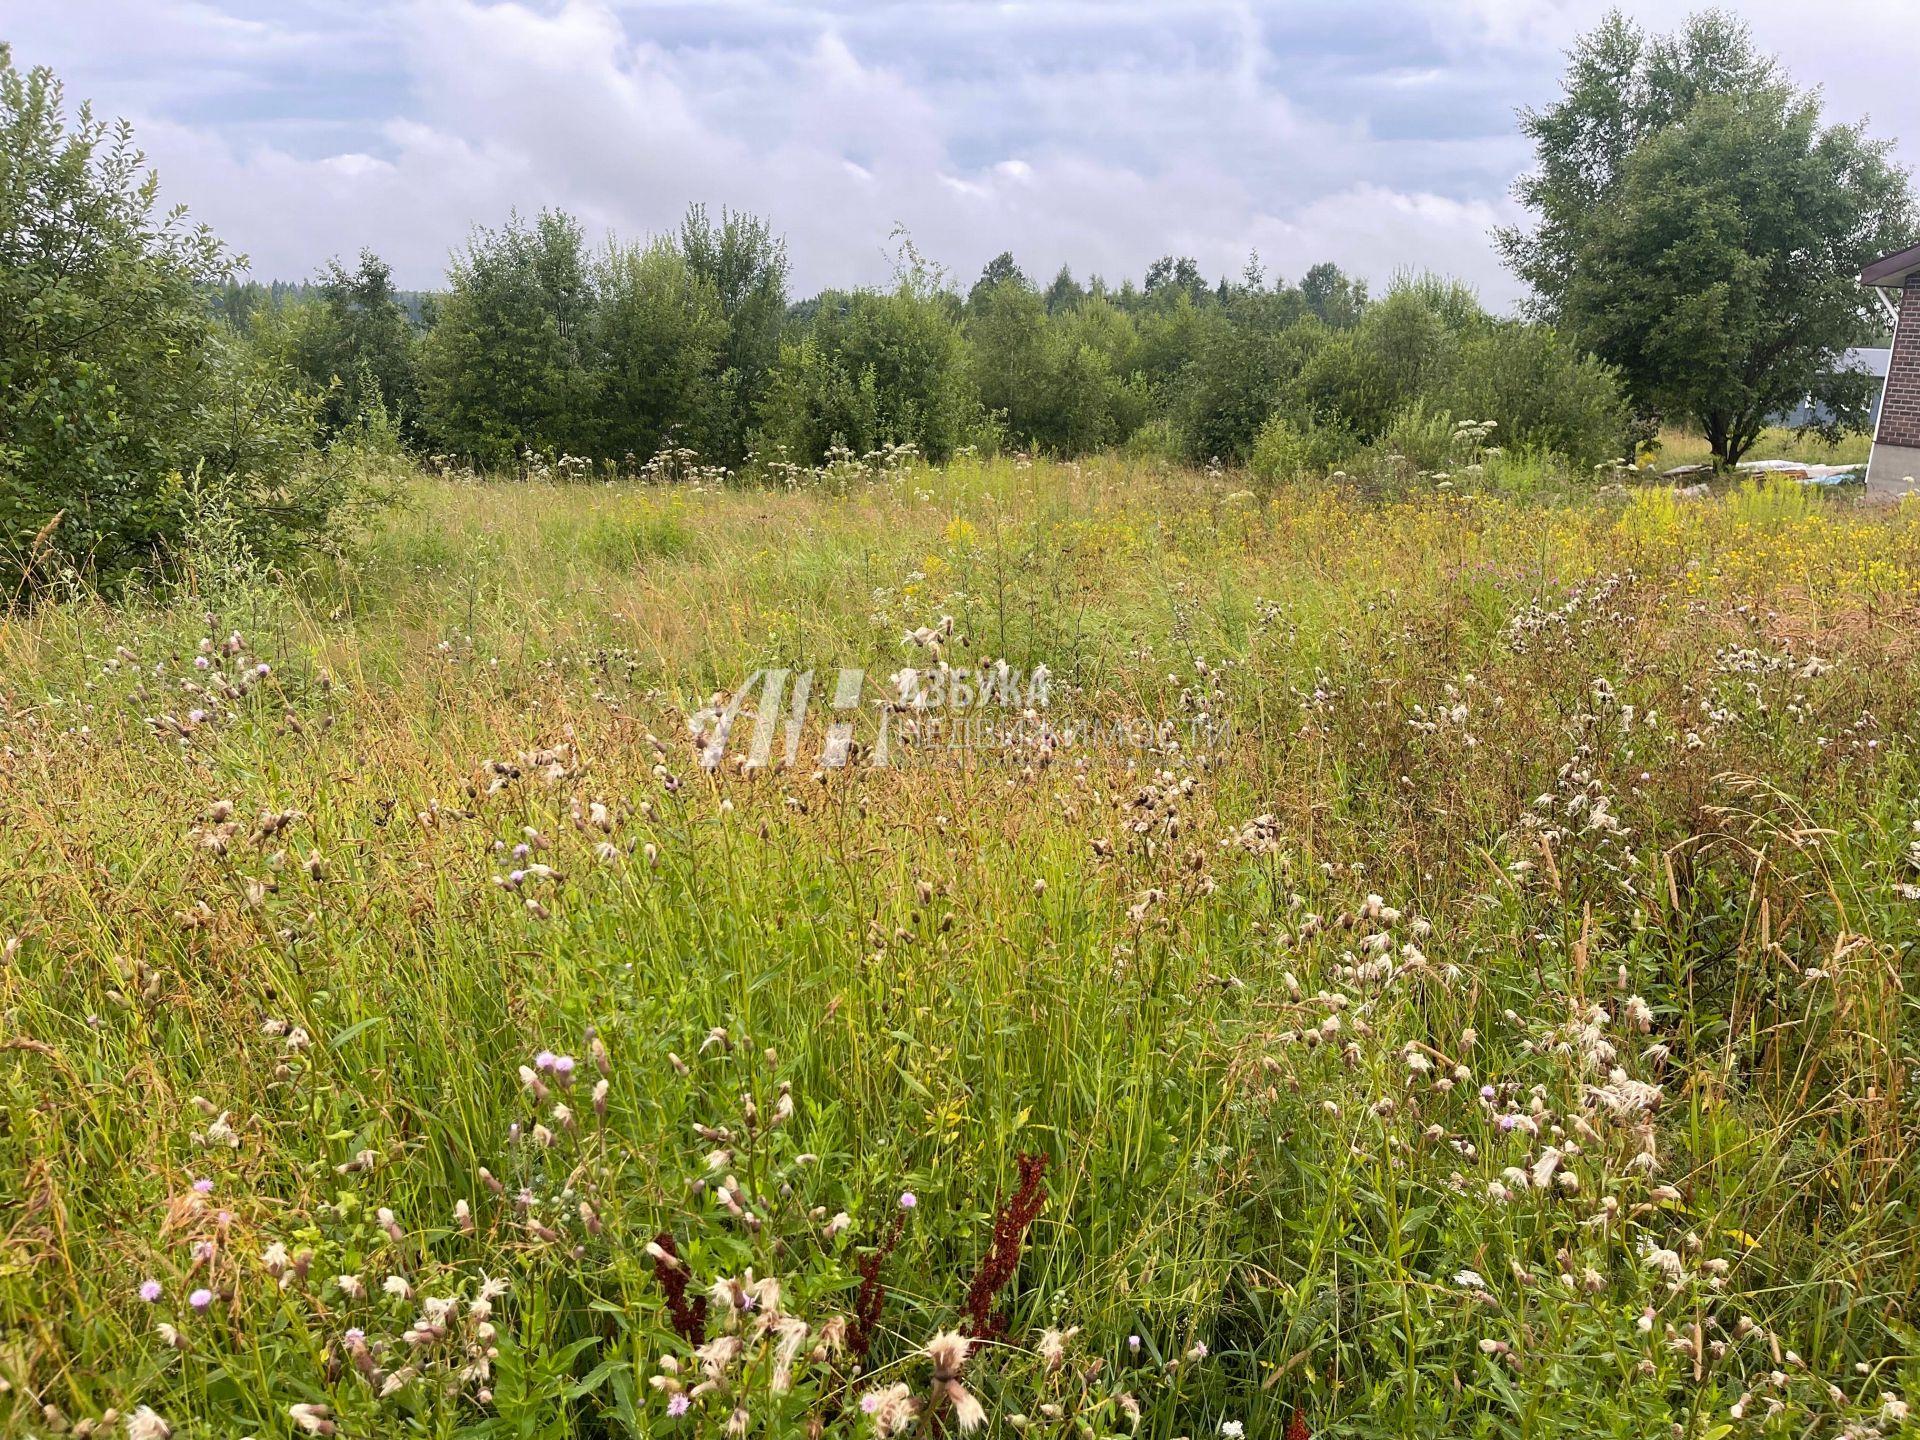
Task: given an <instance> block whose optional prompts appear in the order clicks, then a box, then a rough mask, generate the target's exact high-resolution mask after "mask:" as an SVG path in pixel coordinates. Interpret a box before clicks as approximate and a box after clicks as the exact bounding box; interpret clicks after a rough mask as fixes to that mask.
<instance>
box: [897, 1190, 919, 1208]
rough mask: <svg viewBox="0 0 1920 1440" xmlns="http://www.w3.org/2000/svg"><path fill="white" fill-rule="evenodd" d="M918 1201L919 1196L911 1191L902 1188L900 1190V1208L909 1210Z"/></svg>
mask: <svg viewBox="0 0 1920 1440" xmlns="http://www.w3.org/2000/svg"><path fill="white" fill-rule="evenodd" d="M919 1203H920V1197H919V1196H918V1195H916V1194H914V1193H913V1191H911V1190H902V1191H901V1192H900V1208H901V1209H902V1210H911V1209H913V1207H914V1206H916V1205H918V1204H919Z"/></svg>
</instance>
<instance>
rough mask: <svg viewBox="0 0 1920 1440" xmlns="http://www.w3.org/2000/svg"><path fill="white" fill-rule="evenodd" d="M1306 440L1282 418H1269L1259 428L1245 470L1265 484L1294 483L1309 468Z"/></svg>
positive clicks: (1290, 422) (1289, 421) (1291, 423)
mask: <svg viewBox="0 0 1920 1440" xmlns="http://www.w3.org/2000/svg"><path fill="white" fill-rule="evenodd" d="M1308 454H1309V450H1308V443H1307V437H1306V436H1305V435H1303V434H1301V433H1300V430H1299V428H1298V427H1297V426H1295V425H1294V423H1293V422H1292V421H1291V420H1289V419H1287V418H1286V416H1284V415H1275V416H1273V417H1271V418H1270V419H1269V420H1268V421H1267V423H1266V424H1264V425H1262V426H1261V427H1260V434H1259V436H1258V437H1257V438H1256V439H1255V440H1254V442H1253V455H1252V458H1250V459H1249V460H1248V461H1247V468H1248V469H1249V470H1251V471H1252V472H1253V474H1254V478H1256V479H1258V480H1263V481H1265V482H1266V483H1268V484H1270V485H1271V484H1274V483H1276V482H1282V481H1287V480H1297V479H1299V478H1300V476H1301V475H1303V474H1305V473H1306V472H1307V470H1308V469H1309V468H1310V465H1309V459H1308Z"/></svg>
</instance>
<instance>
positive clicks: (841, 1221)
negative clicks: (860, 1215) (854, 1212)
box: [823, 1210, 853, 1240]
mask: <svg viewBox="0 0 1920 1440" xmlns="http://www.w3.org/2000/svg"><path fill="white" fill-rule="evenodd" d="M852 1227H853V1217H852V1216H851V1215H849V1214H847V1212H846V1211H844V1210H842V1211H841V1212H840V1213H839V1214H837V1215H835V1216H834V1217H833V1218H832V1219H831V1220H829V1221H827V1225H826V1229H825V1231H824V1232H823V1233H824V1234H825V1236H826V1238H827V1239H829V1240H831V1239H833V1238H834V1236H836V1235H843V1234H845V1233H846V1232H847V1231H848V1230H850V1229H851V1228H852Z"/></svg>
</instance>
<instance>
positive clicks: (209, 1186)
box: [193, 1175, 213, 1195]
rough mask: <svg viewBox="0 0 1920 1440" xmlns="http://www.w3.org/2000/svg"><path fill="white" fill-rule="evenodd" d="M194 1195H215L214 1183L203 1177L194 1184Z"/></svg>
mask: <svg viewBox="0 0 1920 1440" xmlns="http://www.w3.org/2000/svg"><path fill="white" fill-rule="evenodd" d="M193 1193H194V1194H196V1195H211V1194H212V1193H213V1181H211V1180H209V1179H207V1178H206V1177H205V1176H204V1175H203V1176H201V1177H200V1178H199V1179H198V1180H196V1181H194V1182H193Z"/></svg>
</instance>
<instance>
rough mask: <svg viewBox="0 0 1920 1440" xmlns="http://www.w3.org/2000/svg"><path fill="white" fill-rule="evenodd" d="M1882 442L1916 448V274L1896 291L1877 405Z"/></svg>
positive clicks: (1919, 403)
mask: <svg viewBox="0 0 1920 1440" xmlns="http://www.w3.org/2000/svg"><path fill="white" fill-rule="evenodd" d="M1874 439H1876V440H1877V441H1879V442H1880V443H1881V444H1882V445H1912V446H1917V447H1920V274H1914V275H1909V276H1908V277H1907V284H1906V288H1905V289H1904V290H1902V291H1901V292H1900V323H1899V324H1898V325H1897V326H1896V327H1895V329H1894V334H1893V362H1892V364H1890V365H1889V366H1888V367H1887V398H1886V403H1885V404H1884V405H1882V406H1881V407H1880V428H1879V430H1878V432H1877V433H1876V434H1875V435H1874Z"/></svg>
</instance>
